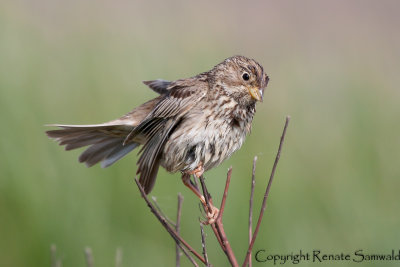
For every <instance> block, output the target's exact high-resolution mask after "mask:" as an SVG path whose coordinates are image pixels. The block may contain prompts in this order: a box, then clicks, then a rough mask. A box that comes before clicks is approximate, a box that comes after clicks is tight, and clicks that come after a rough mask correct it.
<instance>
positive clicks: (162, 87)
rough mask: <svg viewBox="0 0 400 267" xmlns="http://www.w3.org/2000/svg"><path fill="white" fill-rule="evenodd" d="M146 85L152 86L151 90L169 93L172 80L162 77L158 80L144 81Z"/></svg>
mask: <svg viewBox="0 0 400 267" xmlns="http://www.w3.org/2000/svg"><path fill="white" fill-rule="evenodd" d="M143 83H144V84H145V85H147V86H148V87H150V89H151V90H153V91H154V92H156V93H158V94H160V95H164V94H167V93H168V90H169V88H168V87H170V86H171V84H172V82H170V81H166V80H162V79H157V80H152V81H143Z"/></svg>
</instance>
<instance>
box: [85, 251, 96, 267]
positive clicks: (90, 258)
mask: <svg viewBox="0 0 400 267" xmlns="http://www.w3.org/2000/svg"><path fill="white" fill-rule="evenodd" d="M85 257H86V265H87V267H93V263H94V260H93V253H92V249H91V248H90V247H86V248H85Z"/></svg>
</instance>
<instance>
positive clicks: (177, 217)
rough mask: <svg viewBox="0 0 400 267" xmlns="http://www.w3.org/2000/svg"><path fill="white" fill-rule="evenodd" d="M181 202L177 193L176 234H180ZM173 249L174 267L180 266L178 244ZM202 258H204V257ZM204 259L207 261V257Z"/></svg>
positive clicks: (181, 197)
mask: <svg viewBox="0 0 400 267" xmlns="http://www.w3.org/2000/svg"><path fill="white" fill-rule="evenodd" d="M182 202H183V196H182V194H181V193H179V194H178V210H177V212H176V223H175V230H176V233H177V234H178V235H180V234H181V215H182ZM175 250H176V267H180V266H181V252H180V249H179V245H178V244H176V247H175ZM204 259H206V258H204ZM206 261H207V259H206Z"/></svg>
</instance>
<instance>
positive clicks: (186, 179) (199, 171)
mask: <svg viewBox="0 0 400 267" xmlns="http://www.w3.org/2000/svg"><path fill="white" fill-rule="evenodd" d="M203 173H204V168H203V164H202V163H200V164H199V166H198V167H197V168H196V169H195V170H193V171H190V172H185V173H183V174H182V181H183V183H184V184H185V185H186V186H187V187H188V188H189V189H190V190H192V192H193V193H194V194H195V195H196V196H197V197H198V198H199V199H200V201H201V203H202V204H203V206H204V208H205V210H206V212H207V219H208V220H207V222H206V224H212V223H214V222H215V220H216V219H217V218H218V214H219V209H218V208H216V207H215V206H214V205H213V203H212V201H211V199H210V201H209V202H210V203H208V204H207V202H206V199H205V198H204V196H203V194H202V193H201V192H200V191H199V189H198V188H197V187H196V186H194V185H193V184H192V183H191V181H190V175H192V174H193V175H194V176H195V177H197V178H198V179H199V178H200V176H202V175H203Z"/></svg>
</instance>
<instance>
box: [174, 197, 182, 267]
mask: <svg viewBox="0 0 400 267" xmlns="http://www.w3.org/2000/svg"><path fill="white" fill-rule="evenodd" d="M182 202H183V196H182V194H181V193H179V194H178V210H177V213H176V223H175V230H176V233H177V234H178V235H180V234H181V215H182ZM175 250H176V267H180V266H181V254H182V253H181V252H180V249H179V245H178V244H176V246H175Z"/></svg>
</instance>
